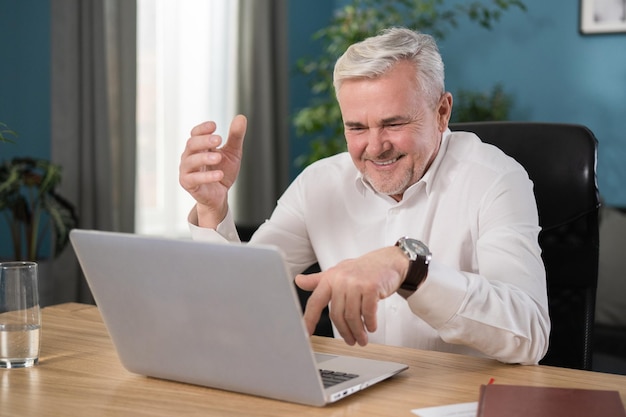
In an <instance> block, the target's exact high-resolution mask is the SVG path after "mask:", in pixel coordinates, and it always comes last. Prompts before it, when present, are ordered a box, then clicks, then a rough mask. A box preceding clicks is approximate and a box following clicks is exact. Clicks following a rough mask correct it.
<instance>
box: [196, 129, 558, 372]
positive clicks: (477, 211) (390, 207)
mask: <svg viewBox="0 0 626 417" xmlns="http://www.w3.org/2000/svg"><path fill="white" fill-rule="evenodd" d="M193 213H195V210H194V211H192V215H191V216H190V219H189V220H190V227H191V232H192V237H193V238H194V239H203V240H204V239H216V238H221V239H224V238H225V239H227V240H231V241H235V240H238V237H237V233H236V231H235V225H234V222H233V220H232V216H231V214H230V213H229V215H228V216H227V218H226V219H225V220H224V221H223V222H222V223H221V224H220V226H219V227H218V229H217V232H216V231H213V230H208V229H201V228H199V227H197V226H194V225H193V224H194V223H195V224H197V221H196V220H195V219H194V214H193ZM539 230H540V229H539V226H538V217H537V207H536V203H535V199H534V194H533V184H532V182H531V181H530V180H529V178H528V175H527V173H526V171H525V170H524V169H523V168H522V167H521V166H520V165H519V164H518V163H517V162H515V161H514V160H513V159H512V158H509V157H508V156H506V155H505V154H504V153H502V152H501V151H500V150H499V149H497V148H496V147H494V146H491V145H488V144H484V143H483V142H481V141H480V139H479V138H478V137H476V136H475V135H474V134H472V133H467V132H454V133H452V132H450V131H447V132H446V133H445V134H444V137H443V140H442V145H441V149H440V151H439V154H438V155H437V157H436V159H435V161H434V162H433V164H432V165H431V167H430V168H429V170H428V171H427V172H426V174H425V175H424V177H423V178H422V179H421V180H420V181H418V182H417V183H416V184H414V185H413V186H411V187H410V188H409V189H408V190H407V191H406V192H405V193H404V196H403V198H402V200H401V201H400V202H397V201H395V200H394V199H393V198H391V197H389V196H386V195H382V194H379V193H377V192H375V191H374V190H373V189H372V188H371V187H370V186H369V185H368V184H367V183H366V182H365V181H364V180H363V178H362V176H361V174H360V173H359V172H358V171H357V169H356V168H355V166H354V164H353V163H352V160H351V158H350V156H349V155H348V154H347V153H343V154H339V155H335V156H332V157H330V158H326V159H324V160H321V161H318V162H316V163H314V164H312V165H311V166H309V167H307V168H306V169H305V170H304V171H303V172H302V173H301V174H300V175H299V176H298V177H297V178H296V179H295V180H294V182H293V183H292V184H291V185H290V186H289V188H288V189H287V190H286V191H285V193H284V194H283V195H282V197H281V198H280V199H279V201H278V205H277V207H276V209H275V210H274V212H273V213H272V216H271V218H270V219H269V220H268V221H266V222H265V223H264V224H263V225H262V226H261V227H260V228H259V230H258V231H257V233H255V235H254V236H253V237H252V240H251V242H253V243H264V244H273V245H276V246H278V247H280V248H281V249H282V251H283V252H284V254H285V257H286V260H287V263H288V265H289V268H290V269H291V272H292V273H293V274H294V276H295V274H297V273H300V272H302V271H303V270H304V269H305V268H307V267H308V266H310V265H311V264H313V263H314V262H318V263H319V265H320V267H321V269H322V270H324V269H327V268H329V267H331V266H333V265H335V264H337V263H338V262H340V261H341V260H344V259H346V258H354V257H358V256H361V255H363V254H365V253H367V252H369V251H372V250H375V249H378V248H381V247H383V246H391V245H394V244H395V242H396V241H397V240H398V238H400V237H402V236H409V237H412V238H416V239H419V240H421V241H422V242H424V243H425V244H426V245H427V246H428V247H429V248H430V251H431V252H432V261H431V263H430V268H429V273H428V277H427V279H426V280H425V281H424V283H423V284H422V285H421V286H420V287H419V289H418V290H417V291H416V292H415V293H414V294H413V295H411V296H410V297H409V298H408V300H405V299H404V298H402V297H401V296H399V295H398V294H394V295H392V296H390V297H388V298H387V299H385V300H381V301H380V302H379V307H378V312H377V317H378V329H377V330H376V331H375V332H373V333H370V334H369V341H370V342H372V343H382V344H389V345H397V346H406V347H413V348H419V349H430V350H439V351H447V352H457V353H466V354H473V355H480V356H488V357H492V358H495V359H498V360H500V361H502V362H509V363H523V364H535V363H537V362H538V361H539V360H540V359H541V358H542V357H543V356H544V354H545V352H546V350H547V347H548V334H549V331H550V319H549V316H548V302H547V290H546V281H545V270H544V266H543V262H542V260H541V251H540V248H539V244H538V240H537V237H538V233H539ZM218 234H219V237H218ZM251 279H253V277H251ZM331 308H332V306H331ZM335 334H337V332H336V331H335Z"/></svg>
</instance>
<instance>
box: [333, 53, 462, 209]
mask: <svg viewBox="0 0 626 417" xmlns="http://www.w3.org/2000/svg"><path fill="white" fill-rule="evenodd" d="M337 99H338V101H339V107H340V108H341V114H342V117H343V122H344V129H345V136H346V141H347V145H348V152H349V153H350V156H351V157H352V161H353V162H354V164H355V166H356V167H357V169H358V170H359V171H360V172H361V173H362V174H363V177H364V178H365V179H366V180H367V181H368V182H369V183H370V185H371V186H372V187H373V188H374V189H375V190H376V191H378V192H380V193H383V194H387V195H390V196H391V197H393V198H394V199H396V200H397V201H400V200H401V199H402V195H403V194H404V191H406V189H407V188H409V187H410V186H411V185H413V184H415V183H416V182H417V181H419V179H420V178H422V176H423V175H424V173H425V172H426V170H427V169H428V167H429V166H430V164H431V163H432V161H433V160H434V159H435V157H436V156H437V152H438V151H439V146H440V144H441V138H442V135H443V132H444V131H445V130H446V128H447V127H448V120H449V119H450V112H451V110H452V96H451V95H450V93H444V94H443V95H442V96H441V98H439V100H438V102H437V104H436V105H434V104H433V103H432V100H430V98H429V97H426V96H425V95H424V94H423V92H422V90H421V89H420V86H419V85H418V81H417V79H416V77H415V67H414V64H413V63H411V62H409V61H399V62H398V63H397V64H395V65H394V66H393V67H392V68H391V69H390V70H389V71H387V72H386V73H385V74H383V75H382V76H380V77H378V78H373V79H369V78H358V79H349V80H345V81H344V82H343V83H342V85H341V88H340V89H339V91H338V93H337Z"/></svg>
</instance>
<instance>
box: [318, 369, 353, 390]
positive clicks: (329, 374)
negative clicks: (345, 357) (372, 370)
mask: <svg viewBox="0 0 626 417" xmlns="http://www.w3.org/2000/svg"><path fill="white" fill-rule="evenodd" d="M320 375H321V376H322V382H323V383H324V388H328V387H332V386H333V385H336V384H340V383H342V382H345V381H349V380H351V379H353V378H356V377H358V375H355V374H347V373H345V372H335V371H328V370H326V369H320Z"/></svg>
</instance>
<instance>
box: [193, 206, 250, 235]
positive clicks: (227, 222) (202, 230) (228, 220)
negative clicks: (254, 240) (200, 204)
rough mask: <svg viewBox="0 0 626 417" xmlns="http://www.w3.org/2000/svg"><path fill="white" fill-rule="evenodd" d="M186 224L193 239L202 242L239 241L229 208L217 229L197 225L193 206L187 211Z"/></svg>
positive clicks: (196, 216)
mask: <svg viewBox="0 0 626 417" xmlns="http://www.w3.org/2000/svg"><path fill="white" fill-rule="evenodd" d="M187 224H188V226H189V231H190V233H191V238H192V239H193V240H199V241H204V242H240V239H239V234H238V233H237V228H236V227H235V221H234V219H233V215H232V213H231V211H230V210H228V213H227V214H226V217H225V218H224V220H222V222H221V223H220V224H218V225H217V229H208V228H206V227H200V226H198V215H197V213H196V209H195V207H194V208H193V209H192V210H191V211H190V212H189V216H187Z"/></svg>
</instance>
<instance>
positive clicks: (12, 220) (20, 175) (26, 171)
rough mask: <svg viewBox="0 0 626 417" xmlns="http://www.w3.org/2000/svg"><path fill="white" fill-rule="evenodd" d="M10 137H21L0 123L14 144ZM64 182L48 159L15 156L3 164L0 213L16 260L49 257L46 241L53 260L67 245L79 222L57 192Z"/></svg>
mask: <svg viewBox="0 0 626 417" xmlns="http://www.w3.org/2000/svg"><path fill="white" fill-rule="evenodd" d="M9 135H11V136H14V137H16V136H17V135H16V134H15V132H13V131H11V130H9V129H8V128H7V126H6V125H5V124H3V123H2V124H0V141H1V142H13V141H12V140H10V139H9V138H8V137H7V136H9ZM60 183H61V167H60V166H59V165H56V164H53V163H51V162H49V161H47V160H45V159H37V158H30V157H21V158H20V157H15V158H12V159H10V160H6V161H3V162H2V163H1V164H0V213H1V214H2V216H3V217H4V218H5V220H6V222H7V224H8V226H9V230H10V236H11V243H12V246H13V256H14V258H13V259H15V260H30V261H35V260H39V259H42V258H45V257H46V256H44V255H43V253H42V251H43V249H44V248H45V246H44V242H45V241H46V240H48V241H51V245H52V246H51V248H50V257H51V258H54V257H56V256H57V255H58V254H60V253H61V251H62V250H63V249H64V248H65V247H66V246H67V244H68V240H69V232H70V230H71V229H72V228H74V227H76V225H77V223H78V220H77V216H76V212H75V209H74V207H73V205H72V204H71V203H70V202H69V201H67V200H66V199H65V198H63V197H62V196H61V195H59V194H58V193H57V192H56V188H57V186H58V185H59V184H60Z"/></svg>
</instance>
